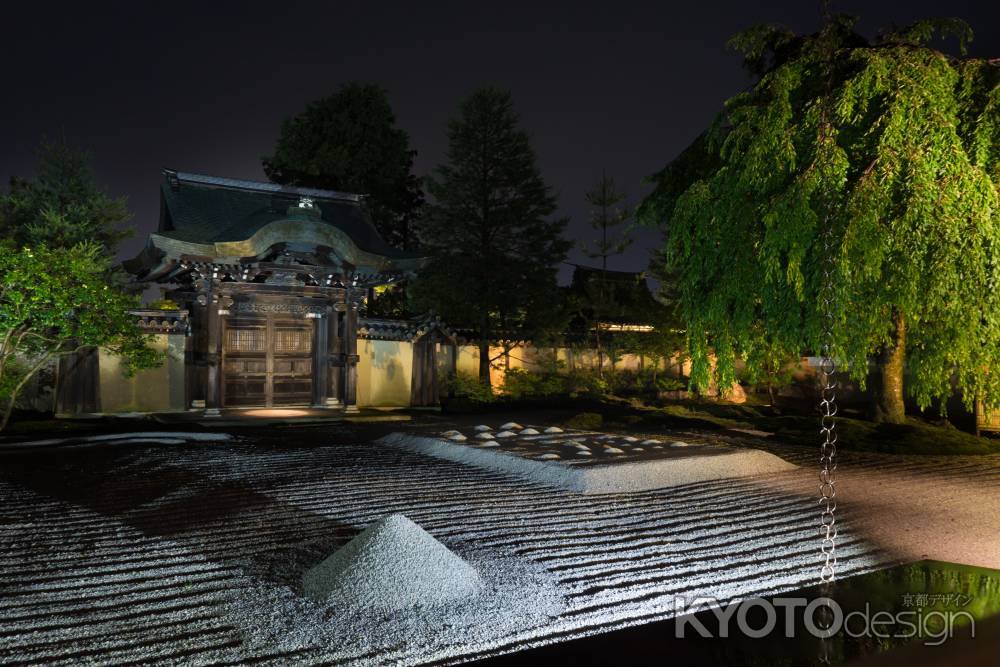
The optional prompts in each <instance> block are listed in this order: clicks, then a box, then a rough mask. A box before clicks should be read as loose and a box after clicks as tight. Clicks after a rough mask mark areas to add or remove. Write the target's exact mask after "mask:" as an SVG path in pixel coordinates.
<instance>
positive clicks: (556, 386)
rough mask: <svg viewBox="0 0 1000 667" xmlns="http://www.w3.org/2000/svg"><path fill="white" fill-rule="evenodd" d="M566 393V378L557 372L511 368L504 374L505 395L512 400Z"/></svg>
mask: <svg viewBox="0 0 1000 667" xmlns="http://www.w3.org/2000/svg"><path fill="white" fill-rule="evenodd" d="M565 392H566V381H565V378H563V377H562V376H560V375H559V374H558V373H555V372H551V373H549V372H544V371H542V372H537V373H536V372H531V371H527V370H525V369H523V368H511V369H508V370H507V372H506V373H505V374H504V381H503V393H504V394H506V395H507V396H510V397H511V398H525V397H531V396H555V395H557V394H562V393H565Z"/></svg>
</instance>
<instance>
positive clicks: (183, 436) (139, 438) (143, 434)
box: [0, 431, 233, 449]
mask: <svg viewBox="0 0 1000 667" xmlns="http://www.w3.org/2000/svg"><path fill="white" fill-rule="evenodd" d="M232 439H233V436H231V435H230V434H228V433H198V432H196V433H188V432H183V431H137V432H134V433H108V434H104V435H87V436H76V437H66V438H48V439H46V440H30V441H27V442H7V441H3V442H0V449H7V448H11V449H15V448H22V447H53V446H59V445H68V444H92V443H95V442H112V443H117V442H130V443H141V444H162V445H176V444H183V443H185V442H225V441H227V440H232Z"/></svg>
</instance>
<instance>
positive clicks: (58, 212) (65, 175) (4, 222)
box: [0, 140, 132, 260]
mask: <svg viewBox="0 0 1000 667" xmlns="http://www.w3.org/2000/svg"><path fill="white" fill-rule="evenodd" d="M131 217H132V216H131V214H130V213H129V211H128V208H127V207H126V202H125V198H124V197H121V198H117V199H115V198H112V197H109V196H108V195H107V194H106V193H105V192H104V191H102V190H101V189H100V188H99V187H98V186H97V182H96V181H95V179H94V175H93V172H92V171H91V168H90V155H89V154H88V153H87V152H85V151H82V150H78V149H75V148H72V147H70V146H68V145H67V144H66V142H65V141H64V140H60V141H48V140H45V141H42V144H41V146H40V147H39V150H38V162H37V165H36V168H35V178H34V179H25V178H18V177H14V178H12V179H11V181H10V190H9V192H8V193H7V194H6V195H3V196H0V239H6V240H7V241H9V242H11V243H13V244H14V245H15V246H19V247H20V246H42V245H44V246H47V247H49V248H70V247H73V246H75V245H77V244H78V243H84V242H86V243H97V244H98V246H99V247H100V249H101V253H102V255H103V256H104V257H105V258H106V259H108V260H112V259H113V258H114V256H115V252H116V251H117V249H118V243H119V242H120V241H121V240H122V239H124V238H127V237H129V236H131V234H132V230H130V229H123V227H122V226H123V225H125V224H126V223H127V222H128V221H129V220H130V219H131Z"/></svg>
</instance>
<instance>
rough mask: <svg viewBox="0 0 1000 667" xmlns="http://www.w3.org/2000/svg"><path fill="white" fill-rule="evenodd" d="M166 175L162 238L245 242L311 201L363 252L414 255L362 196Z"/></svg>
mask: <svg viewBox="0 0 1000 667" xmlns="http://www.w3.org/2000/svg"><path fill="white" fill-rule="evenodd" d="M164 175H165V177H166V178H165V182H164V183H163V184H162V185H161V186H160V194H161V197H162V202H163V208H162V211H161V216H160V226H159V229H158V230H157V233H158V234H160V235H161V236H166V237H169V238H172V239H176V240H178V241H187V242H192V243H217V242H225V241H242V240H245V239H248V238H250V237H251V236H253V235H254V233H255V232H257V231H258V230H260V229H261V228H263V227H264V226H265V225H267V224H269V223H272V222H275V221H278V220H286V219H288V218H289V217H291V216H290V214H289V209H290V208H293V207H297V205H298V203H299V202H300V201H301V200H302V199H303V198H308V199H311V200H312V203H313V206H314V208H315V218H316V219H317V220H320V221H322V222H325V223H327V224H329V225H332V226H334V227H337V228H339V229H341V230H342V231H344V232H346V233H347V235H348V236H350V237H351V239H352V240H353V241H354V243H355V244H357V246H358V247H359V248H360V249H361V250H364V251H366V252H370V253H375V254H378V255H383V256H385V257H390V258H396V257H412V256H414V255H412V253H407V252H404V251H401V250H397V249H395V248H393V247H391V246H389V245H388V244H387V243H386V242H385V241H383V240H382V238H381V237H380V236H379V234H378V232H377V231H376V230H375V227H374V225H372V223H371V221H370V220H369V219H368V215H367V213H366V211H365V208H364V206H363V205H362V200H363V197H362V196H361V195H355V194H349V193H343V192H334V191H330V190H315V189H311V188H294V187H289V186H283V185H277V184H275V183H258V182H255V181H242V180H236V179H229V178H218V177H214V176H203V175H200V174H187V173H184V172H175V171H172V170H165V171H164ZM296 214H297V215H298V214H300V213H298V212H297V213H296Z"/></svg>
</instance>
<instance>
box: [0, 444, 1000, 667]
mask: <svg viewBox="0 0 1000 667" xmlns="http://www.w3.org/2000/svg"><path fill="white" fill-rule="evenodd" d="M338 428H340V427H338ZM660 435H661V436H662V434H660ZM677 435H678V436H679V437H682V435H683V434H677ZM371 439H372V438H370V437H369V436H368V435H367V434H365V433H362V432H354V433H352V432H346V431H341V432H339V433H338V434H337V435H336V436H335V437H334V436H330V435H328V434H324V433H322V432H321V431H319V430H313V429H309V430H306V429H288V430H284V431H281V430H272V432H270V433H267V434H261V435H259V436H254V437H251V438H242V439H237V440H235V441H233V442H225V443H216V442H200V443H189V444H184V445H170V446H158V447H156V446H148V445H141V444H137V445H127V444H126V445H125V446H114V447H109V448H107V449H102V450H95V449H93V448H87V449H86V450H80V451H76V452H74V451H71V450H66V451H65V452H62V453H60V454H59V455H56V454H54V453H53V452H51V451H48V452H45V453H44V454H41V453H40V454H34V455H28V454H25V455H19V456H18V457H6V458H3V459H0V620H2V623H0V664H24V663H33V664H81V663H87V662H100V663H102V664H121V665H124V664H138V663H150V662H153V663H158V664H196V665H208V664H234V665H235V664H281V663H287V662H289V661H292V660H294V661H296V663H297V664H307V665H308V664H331V663H334V664H341V663H343V664H394V663H401V664H417V663H421V662H427V661H443V662H449V661H456V660H459V659H466V658H468V657H472V656H476V655H487V654H490V653H495V652H499V651H510V650H514V649H516V648H518V647H522V646H529V645H535V644H540V643H548V642H551V641H556V640H559V639H563V638H567V637H573V636H581V635H585V634H592V633H595V632H600V631H602V630H606V629H610V628H616V627H622V626H625V625H630V624H635V623H641V622H646V621H650V620H654V619H659V618H663V617H666V616H669V615H671V613H672V608H673V599H674V596H675V595H686V596H692V595H714V596H717V597H720V598H730V597H743V596H747V595H751V594H759V593H766V592H774V591H777V590H786V589H791V588H795V587H798V586H800V585H802V584H804V583H812V581H813V580H814V579H815V577H816V562H817V556H818V542H817V531H816V519H817V511H816V503H815V500H814V499H813V498H812V495H813V489H814V483H813V477H814V476H813V475H812V473H811V472H810V470H811V468H806V469H803V470H796V471H792V472H788V473H779V474H775V475H771V476H766V477H760V478H755V479H753V480H742V479H741V480H723V481H715V482H702V483H697V484H690V485H686V486H682V487H675V488H672V489H668V490H660V491H647V492H637V493H629V494H617V495H598V496H582V495H579V494H573V493H569V492H565V491H559V490H555V489H550V488H544V487H540V486H536V485H532V484H530V483H528V482H526V481H523V480H519V479H517V478H513V477H510V476H507V475H503V474H500V473H490V472H486V471H483V470H480V469H476V468H472V467H469V466H466V465H462V464H459V463H453V462H449V461H442V460H438V459H432V458H429V457H426V456H422V455H419V454H416V453H412V452H407V451H402V450H399V449H396V448H392V447H387V446H380V445H372V444H358V443H365V442H367V441H370V440H371ZM345 440H346V441H345ZM335 441H336V442H335ZM329 443H334V444H329ZM763 446H764V447H765V448H767V449H769V450H770V451H773V452H775V453H780V454H781V455H782V456H784V457H786V458H788V459H790V460H791V461H792V462H793V463H797V464H800V465H804V466H812V464H813V463H814V459H815V456H814V454H813V453H812V452H810V451H807V450H786V449H783V448H781V447H777V446H775V445H772V444H765V445H763ZM789 451H791V454H789ZM841 472H842V474H841V479H842V480H843V481H842V485H841V487H840V488H842V489H843V496H844V499H845V502H844V504H843V505H842V508H841V511H840V513H839V514H840V517H841V526H842V528H841V537H840V547H839V550H838V553H839V555H840V563H841V565H840V570H841V572H842V573H844V574H849V573H852V572H861V571H867V570H870V569H872V568H874V567H877V566H879V565H880V564H885V563H887V562H889V561H890V560H893V559H895V558H897V557H899V556H900V555H904V556H905V555H906V553H905V551H904V550H903V549H901V545H902V544H903V543H902V542H900V541H899V539H898V538H899V536H898V535H896V533H894V532H893V529H892V528H891V527H892V526H905V525H908V524H907V522H908V521H914V522H917V521H918V520H919V517H920V515H921V512H923V513H924V514H925V515H930V514H933V512H934V511H936V509H935V508H932V507H928V506H927V505H930V504H934V503H937V502H939V501H941V500H943V499H945V498H946V497H950V498H952V499H953V500H952V504H951V505H948V507H955V508H962V509H963V511H964V512H965V514H963V515H962V521H961V522H957V523H956V524H955V525H956V526H957V528H956V529H955V531H957V532H958V533H962V530H963V529H965V530H966V532H969V531H967V527H966V525H967V524H966V523H965V522H966V521H970V522H971V521H977V522H978V523H977V525H978V526H980V529H979V530H978V531H976V532H975V534H974V535H975V537H976V539H973V540H968V539H967V540H966V541H967V542H971V543H977V544H980V547H979V549H980V550H979V551H978V552H974V550H973V551H969V554H970V556H975V554H976V553H981V554H983V555H986V554H988V553H990V552H991V550H990V549H989V548H988V547H986V546H982V544H983V543H985V544H986V545H989V544H991V543H992V544H995V540H996V539H997V538H996V536H997V535H998V534H1000V530H998V526H997V520H998V519H997V518H996V515H997V514H998V513H996V512H995V510H994V505H995V501H996V499H997V498H1000V457H963V458H955V459H945V460H941V459H936V458H927V457H911V458H898V457H879V456H851V455H849V454H847V455H845V456H844V457H843V463H842V468H841ZM874 486H881V487H882V488H879V489H878V493H877V494H875V493H874V490H873V487H874ZM929 489H934V492H933V493H929V491H928V490H929ZM869 493H871V495H870V496H869V495H868V494H869ZM866 496H868V497H871V498H876V500H875V501H873V502H875V504H876V506H879V504H880V503H882V502H883V500H884V501H885V502H888V501H890V500H891V501H893V502H897V501H898V502H899V503H902V506H901V507H895V506H892V505H889V506H888V507H887V508H886V509H885V511H881V510H880V511H877V512H873V514H874V518H873V517H866V516H863V515H864V514H865V513H866V512H869V511H870V510H871V506H870V505H865V504H864V497H866ZM990 499H991V500H990ZM925 503H926V504H927V505H925ZM890 511H891V512H892V514H889V512H890ZM395 512H401V513H404V514H405V515H406V516H407V517H409V518H410V519H412V520H413V521H415V522H416V523H417V524H419V525H420V526H421V527H422V528H424V529H425V530H427V531H428V532H429V533H430V534H431V535H433V536H434V537H435V538H436V539H438V540H440V541H441V542H442V543H444V544H446V545H447V546H448V547H449V548H450V549H452V550H454V551H455V552H456V553H458V554H459V555H461V556H462V557H463V558H465V559H466V560H468V561H469V562H470V563H472V564H473V565H474V566H478V567H479V568H480V569H487V568H490V569H492V568H494V567H495V568H496V571H497V572H500V573H501V574H500V575H497V576H498V577H500V579H502V581H501V580H499V579H498V581H497V583H496V586H497V589H498V590H501V589H503V587H504V586H505V585H506V586H513V585H514V584H515V583H517V582H520V581H524V582H530V586H529V588H528V590H535V593H534V594H536V595H538V596H539V598H540V599H544V600H545V604H544V605H540V609H544V610H547V611H546V612H545V613H542V612H540V613H539V614H538V615H536V616H535V617H532V618H530V619H527V620H524V621H521V622H518V621H517V619H504V618H503V617H502V615H503V609H499V611H497V610H495V611H496V613H497V614H499V616H497V615H494V616H492V617H490V623H491V624H492V627H491V631H490V632H468V633H464V632H461V631H455V630H454V629H453V628H445V627H443V626H442V627H432V626H433V623H431V622H429V621H428V620H427V619H426V618H423V619H421V618H417V617H403V618H399V617H391V616H390V617H380V618H374V619H372V618H369V619H362V620H360V621H356V623H357V624H355V625H351V624H350V623H348V624H347V625H345V626H344V629H345V630H344V632H341V631H340V630H339V629H338V628H339V627H340V626H337V624H336V623H335V622H334V620H328V621H327V622H326V623H325V624H324V617H323V616H322V614H320V613H319V612H318V611H317V609H316V608H315V607H313V606H311V605H312V604H313V603H311V602H310V601H308V600H305V599H304V596H302V595H301V594H300V590H301V587H300V579H301V575H302V573H303V572H305V571H306V570H308V569H309V568H310V567H312V566H314V565H315V564H317V563H318V562H320V561H321V560H323V558H325V557H326V556H327V555H329V554H330V553H331V552H332V551H333V550H334V549H335V548H337V547H339V546H341V545H343V544H344V543H346V542H347V541H348V540H349V539H350V538H351V537H353V536H354V535H356V534H357V533H358V532H359V531H360V530H361V529H362V528H363V527H364V526H366V525H368V524H370V523H372V522H374V521H376V520H378V519H380V518H382V517H384V516H386V515H388V514H392V513H395ZM900 515H903V516H904V517H905V518H903V519H901V518H900ZM861 530H864V531H866V534H867V535H870V536H871V537H872V539H871V540H869V539H865V538H863V537H862V536H861V533H860V531H861ZM880 531H881V532H880ZM917 534H919V535H920V537H921V539H923V538H925V537H927V538H929V543H934V542H935V540H934V536H935V533H933V532H932V531H923V530H918V531H917ZM894 535H895V536H896V537H895V538H894V537H893V536H894ZM970 535H971V533H970ZM977 539H978V542H976V540H977ZM938 546H940V547H941V549H942V550H941V551H940V552H935V551H934V550H933V549H931V548H930V547H928V548H927V549H926V550H924V551H922V553H928V554H929V555H931V556H932V557H941V556H944V555H947V553H948V552H947V551H946V550H945V548H946V547H947V545H943V544H939V545H938ZM969 549H973V547H972V546H969ZM996 551H1000V549H996V548H994V549H992V552H996ZM956 555H961V554H957V553H956ZM993 558H994V559H995V558H996V553H993ZM958 560H961V559H958ZM987 560H988V559H987ZM973 562H975V561H973ZM979 564H987V565H988V564H990V563H989V562H980V563H979ZM994 566H996V565H995V564H994ZM508 570H509V576H508V575H507V574H506V572H507V571H508ZM501 575H502V576H501ZM531 587H535V588H534V589H533V588H531ZM556 602H558V604H556ZM484 613H485V612H484ZM337 622H340V620H337ZM352 622H353V621H352ZM448 625H450V624H448ZM331 626H336V627H331ZM359 629H361V630H364V632H361V635H363V636H360V637H354V638H353V639H352V638H350V637H347V636H346V634H345V632H346V630H350V631H351V632H352V633H355V634H357V633H358V631H359ZM466 629H468V628H466ZM414 630H416V632H414ZM459 630H461V628H459ZM338 632H340V634H338Z"/></svg>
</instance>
